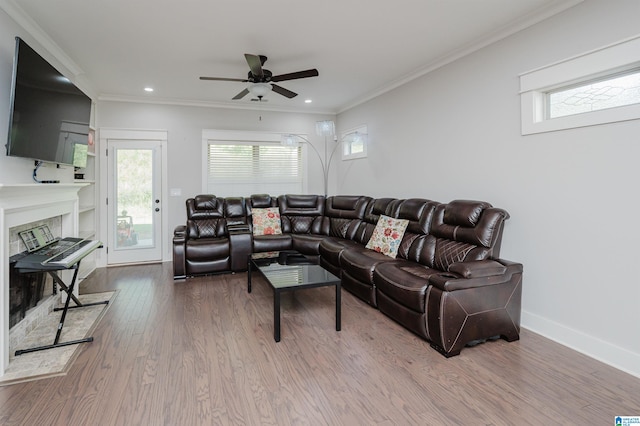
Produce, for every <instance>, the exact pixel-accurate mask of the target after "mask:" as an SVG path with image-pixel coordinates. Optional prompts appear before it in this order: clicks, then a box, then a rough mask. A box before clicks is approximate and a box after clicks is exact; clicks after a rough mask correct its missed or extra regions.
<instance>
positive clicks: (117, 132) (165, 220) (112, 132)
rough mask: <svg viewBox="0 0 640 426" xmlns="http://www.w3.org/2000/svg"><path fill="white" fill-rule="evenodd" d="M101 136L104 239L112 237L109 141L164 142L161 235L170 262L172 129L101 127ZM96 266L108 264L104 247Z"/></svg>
mask: <svg viewBox="0 0 640 426" xmlns="http://www.w3.org/2000/svg"><path fill="white" fill-rule="evenodd" d="M98 139H99V141H100V144H99V145H98V149H99V150H100V154H99V157H100V183H99V191H98V194H99V195H98V202H97V203H96V205H97V207H98V221H99V226H98V238H99V239H100V241H103V242H104V241H108V236H109V234H108V232H109V230H108V228H107V225H108V223H107V213H108V210H107V202H106V200H107V196H108V185H107V184H108V179H109V176H108V174H109V170H108V164H107V145H108V141H109V140H116V141H117V140H141V141H142V140H146V141H149V140H153V141H157V142H160V153H161V161H162V173H161V177H160V179H161V182H160V184H161V186H162V188H161V189H160V192H161V196H162V200H164V201H163V208H164V211H163V214H162V223H161V226H160V232H161V235H159V236H158V237H159V238H160V239H161V246H162V261H163V262H168V261H170V260H171V245H170V242H171V239H170V238H169V235H170V234H169V209H168V207H167V201H166V200H168V199H169V190H168V183H169V182H168V173H167V170H168V161H167V160H168V156H167V141H168V132H167V131H166V130H143V129H140V130H137V129H116V128H99V129H98ZM96 253H97V256H96V266H98V267H105V266H107V254H106V252H105V251H104V250H96Z"/></svg>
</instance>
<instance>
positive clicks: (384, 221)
mask: <svg viewBox="0 0 640 426" xmlns="http://www.w3.org/2000/svg"><path fill="white" fill-rule="evenodd" d="M408 225H409V221H408V220H406V219H394V218H392V217H389V216H385V215H380V219H378V223H377V224H376V227H375V229H374V230H373V234H372V235H371V238H370V239H369V242H368V243H367V245H366V248H368V249H371V250H375V251H377V252H379V253H382V254H385V255H387V256H389V257H392V258H394V259H395V258H396V256H397V255H398V248H399V247H400V242H402V237H403V236H404V232H405V231H406V230H407V226H408Z"/></svg>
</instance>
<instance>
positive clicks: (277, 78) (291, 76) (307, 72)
mask: <svg viewBox="0 0 640 426" xmlns="http://www.w3.org/2000/svg"><path fill="white" fill-rule="evenodd" d="M318 75H320V74H319V73H318V70H317V69H315V68H313V69H310V70H304V71H298V72H292V73H289V74H280V75H275V76H273V77H271V81H285V80H296V79H298V78H307V77H317V76H318Z"/></svg>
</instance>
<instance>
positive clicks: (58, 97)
mask: <svg viewBox="0 0 640 426" xmlns="http://www.w3.org/2000/svg"><path fill="white" fill-rule="evenodd" d="M10 114H11V116H10V119H9V138H8V142H7V145H6V146H7V155H9V156H14V157H25V158H31V159H34V160H39V161H44V162H50V163H58V164H71V165H74V163H75V165H76V166H77V167H83V164H86V153H87V149H86V145H87V142H88V134H89V119H90V115H91V99H90V98H89V97H88V96H87V95H85V94H84V93H83V92H82V91H81V90H80V89H78V88H77V87H76V86H75V85H74V84H73V83H72V82H71V81H70V80H69V79H68V78H66V77H64V76H63V75H62V74H61V73H60V72H58V71H57V70H56V69H55V68H54V67H53V66H52V65H51V64H49V63H48V62H47V61H46V60H45V59H44V58H43V57H42V56H40V55H39V54H38V53H36V51H34V50H33V49H32V48H31V47H29V46H28V45H27V44H26V43H25V42H24V41H23V40H22V39H21V38H20V37H16V50H15V56H14V60H13V80H12V85H11V107H10Z"/></svg>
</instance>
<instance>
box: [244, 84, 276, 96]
mask: <svg viewBox="0 0 640 426" xmlns="http://www.w3.org/2000/svg"><path fill="white" fill-rule="evenodd" d="M248 89H249V92H251V94H252V95H253V96H256V97H258V98H262V97H263V96H265V95H266V94H267V93H269V92H270V91H271V85H270V84H269V83H251V84H250V85H249V87H248Z"/></svg>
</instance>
